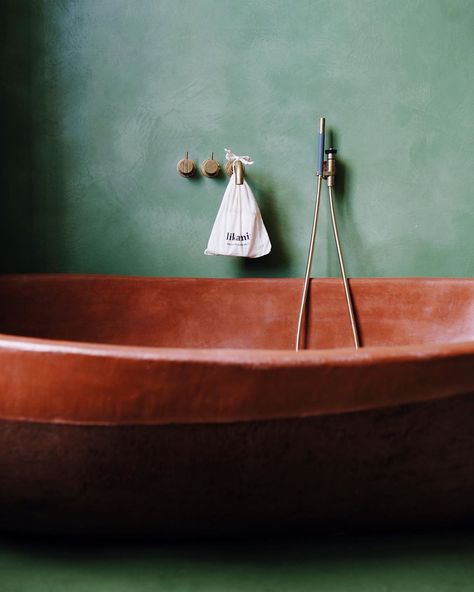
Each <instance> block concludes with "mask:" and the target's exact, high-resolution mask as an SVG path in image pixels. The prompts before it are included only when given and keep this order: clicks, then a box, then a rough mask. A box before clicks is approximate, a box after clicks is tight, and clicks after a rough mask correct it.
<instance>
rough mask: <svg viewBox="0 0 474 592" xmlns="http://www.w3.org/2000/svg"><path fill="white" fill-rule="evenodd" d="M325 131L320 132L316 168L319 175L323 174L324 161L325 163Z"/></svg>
mask: <svg viewBox="0 0 474 592" xmlns="http://www.w3.org/2000/svg"><path fill="white" fill-rule="evenodd" d="M324 135H325V134H324V132H322V133H321V132H320V133H319V138H318V140H319V141H318V164H317V168H316V174H317V175H318V176H319V177H322V176H323V163H324Z"/></svg>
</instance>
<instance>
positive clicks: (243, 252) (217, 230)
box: [204, 148, 272, 259]
mask: <svg viewBox="0 0 474 592" xmlns="http://www.w3.org/2000/svg"><path fill="white" fill-rule="evenodd" d="M226 158H227V160H230V161H232V162H233V163H234V162H236V161H237V160H239V161H240V162H242V164H244V165H250V164H253V160H252V159H251V158H250V156H236V155H235V154H233V153H232V152H231V151H230V150H229V149H227V148H226ZM271 248H272V245H271V243H270V239H269V237H268V233H267V230H266V228H265V225H264V223H263V220H262V215H261V214H260V210H259V209H258V205H257V202H256V201H255V197H254V195H253V192H252V190H251V189H250V187H249V185H248V183H247V181H245V179H244V182H243V184H242V185H236V184H235V173H232V176H231V178H230V181H229V184H228V185H227V189H226V190H225V193H224V197H223V198H222V203H221V206H220V208H219V211H218V212H217V216H216V220H215V222H214V226H213V227H212V231H211V236H210V237H209V242H208V244H207V249H206V250H205V251H204V253H205V254H206V255H230V256H231V257H250V258H252V259H253V258H255V257H262V256H263V255H267V254H268V253H269V252H270V251H271Z"/></svg>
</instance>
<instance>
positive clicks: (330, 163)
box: [295, 117, 361, 351]
mask: <svg viewBox="0 0 474 592" xmlns="http://www.w3.org/2000/svg"><path fill="white" fill-rule="evenodd" d="M325 123H326V122H325V119H324V118H323V117H322V118H321V119H320V121H319V133H320V134H323V133H324V130H325ZM323 150H324V138H323V139H322V143H321V142H320V153H319V155H318V156H319V158H320V159H321V162H322V159H323V156H322V155H323ZM336 154H337V150H335V149H334V148H329V150H326V155H327V160H325V161H324V162H322V166H321V163H320V164H319V165H318V171H319V172H318V175H317V176H318V185H317V189H316V203H315V206H314V214H313V226H312V228H311V239H310V243H309V250H308V259H307V262H306V271H305V275H304V284H303V293H302V295H301V304H300V308H299V314H298V324H297V329H296V343H295V350H296V351H299V349H300V342H301V335H302V327H303V318H304V311H305V307H306V302H307V299H308V289H309V282H310V277H311V266H312V263H313V253H314V245H315V241H316V229H317V225H318V215H319V204H320V200H321V186H322V183H323V179H326V181H327V184H328V192H329V210H330V213H331V224H332V231H333V234H334V241H335V243H336V250H337V258H338V260H339V268H340V270H341V278H342V283H343V286H344V295H345V298H346V305H347V311H348V313H349V320H350V324H351V330H352V338H353V340H354V346H355V348H356V349H359V348H360V346H361V344H360V337H359V332H358V329H357V321H356V318H355V313H354V305H353V302H352V295H351V290H350V286H349V281H348V279H347V274H346V269H345V266H344V258H343V256H342V247H341V241H340V239H339V232H338V230H337V222H336V212H335V209H334V179H335V175H336Z"/></svg>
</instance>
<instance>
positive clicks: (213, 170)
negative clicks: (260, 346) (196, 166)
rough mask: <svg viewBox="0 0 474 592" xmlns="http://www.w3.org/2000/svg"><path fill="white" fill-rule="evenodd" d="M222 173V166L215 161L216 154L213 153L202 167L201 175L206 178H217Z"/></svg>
mask: <svg viewBox="0 0 474 592" xmlns="http://www.w3.org/2000/svg"><path fill="white" fill-rule="evenodd" d="M220 171H221V167H220V164H219V163H218V162H217V160H214V152H211V156H210V158H208V159H207V160H205V161H204V162H203V163H202V165H201V173H202V174H203V175H204V176H205V177H209V178H212V177H217V176H218V175H219V173H220Z"/></svg>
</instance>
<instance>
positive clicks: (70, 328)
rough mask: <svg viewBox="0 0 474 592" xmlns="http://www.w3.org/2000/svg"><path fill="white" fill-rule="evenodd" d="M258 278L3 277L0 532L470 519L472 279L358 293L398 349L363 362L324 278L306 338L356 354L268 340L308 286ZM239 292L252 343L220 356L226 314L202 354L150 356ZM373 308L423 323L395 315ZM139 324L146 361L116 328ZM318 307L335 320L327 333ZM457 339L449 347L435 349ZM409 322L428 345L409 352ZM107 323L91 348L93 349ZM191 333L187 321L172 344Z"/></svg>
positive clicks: (375, 352) (174, 531) (368, 287)
mask: <svg viewBox="0 0 474 592" xmlns="http://www.w3.org/2000/svg"><path fill="white" fill-rule="evenodd" d="M180 282H181V285H180ZM262 282H263V287H262V284H261V283H260V282H259V280H181V281H180V280H178V279H173V280H140V279H137V278H130V279H125V278H100V277H82V278H80V277H74V276H72V277H68V276H59V277H54V276H49V277H39V276H37V277H35V276H18V277H13V276H12V277H5V278H2V279H1V280H0V288H1V290H0V291H1V293H2V299H3V300H0V303H1V304H2V315H3V316H2V317H0V322H1V326H2V329H0V330H2V331H4V335H3V336H2V338H1V339H0V364H1V368H2V372H1V373H0V395H1V397H0V417H1V420H0V422H1V423H0V451H1V452H0V508H1V510H0V526H1V527H2V528H3V529H7V530H16V531H38V530H39V531H41V532H51V533H68V534H91V533H93V534H104V535H110V534H123V535H128V534H136V535H152V536H167V537H169V536H181V535H190V534H198V535H199V534H216V533H221V532H230V531H231V532H242V531H248V530H254V531H260V532H261V531H264V532H265V531H270V530H275V529H277V530H278V529H292V528H297V529H320V530H334V529H336V530H340V529H342V530H344V529H352V528H384V527H399V526H407V525H410V526H414V525H435V524H460V523H465V522H467V521H471V520H472V518H473V516H474V502H473V501H472V500H473V499H474V474H473V473H474V471H473V470H472V460H471V459H472V458H473V453H474V437H473V435H472V432H473V430H472V425H473V423H472V421H473V414H474V403H473V401H474V399H473V394H474V343H473V341H472V340H473V338H474V331H473V321H472V315H471V310H472V308H470V307H472V296H473V294H474V282H473V281H470V280H414V279H413V280H408V279H407V280H359V281H353V282H352V284H353V289H354V297H355V301H356V311H357V315H358V320H359V324H360V327H361V332H362V335H363V339H364V340H365V342H366V343H367V342H369V343H370V339H372V338H373V337H372V336H373V335H376V327H377V323H378V324H379V326H381V327H387V329H386V334H385V335H386V336H387V335H392V343H393V340H395V344H392V345H391V344H390V339H388V338H387V342H388V343H386V345H385V346H381V345H378V344H376V345H370V344H368V345H367V346H366V347H365V348H364V349H363V350H362V351H360V352H355V351H353V350H352V349H351V348H348V347H346V345H347V344H346V343H345V342H344V339H345V337H344V335H345V334H344V333H343V329H341V328H340V327H342V324H341V326H339V325H338V324H337V319H340V320H341V323H342V321H343V320H344V317H343V315H342V312H343V307H342V308H341V306H340V304H337V300H336V298H335V295H337V289H338V288H340V286H339V285H338V284H337V282H335V281H333V280H327V281H324V280H318V281H316V282H313V286H312V292H311V312H310V315H309V328H310V329H309V337H308V338H309V340H310V343H311V340H312V339H313V340H314V339H321V340H324V339H328V340H329V341H330V340H331V339H334V336H332V337H326V336H325V334H324V332H323V327H331V326H334V327H335V334H336V335H339V336H340V338H341V345H343V347H334V348H333V349H328V348H326V349H323V350H310V351H305V352H300V353H296V352H293V351H290V350H289V349H285V348H284V347H281V349H278V348H276V349H262V346H261V344H262V340H267V341H265V345H266V346H267V347H268V345H269V341H270V342H271V341H272V340H273V337H272V335H273V334H272V330H273V331H275V333H276V334H279V331H280V329H281V327H282V326H286V323H287V321H288V319H289V318H292V319H293V318H294V317H295V315H294V312H295V310H294V307H293V305H294V303H295V302H296V301H297V299H298V295H299V288H300V286H301V282H299V281H297V280H262ZM206 284H207V288H203V287H202V286H203V285H206ZM121 286H123V290H121V289H120V287H121ZM164 286H167V287H165V288H164ZM270 287H272V288H273V289H269V288H270ZM178 288H179V289H178ZM285 288H286V290H285ZM206 289H207V291H208V293H209V291H210V295H208V296H207V297H206ZM340 289H341V290H342V288H340ZM166 290H168V293H167V299H164V295H165V291H166ZM173 290H174V298H171V296H173ZM226 291H227V292H226ZM228 292H229V293H231V294H233V295H234V303H235V305H236V306H237V305H239V306H240V307H241V309H240V311H239V318H238V319H237V320H236V319H235V318H233V317H231V318H230V321H229V323H230V325H231V328H233V329H234V330H235V331H234V333H233V335H234V339H237V340H238V339H239V338H240V337H239V335H240V334H239V333H238V330H239V327H241V325H242V324H244V323H243V321H248V319H249V318H250V319H251V322H252V323H256V322H257V320H258V319H259V318H261V315H262V314H266V315H267V316H266V317H265V319H266V320H265V321H264V323H263V325H264V328H265V330H266V333H265V335H264V336H263V337H262V335H261V332H260V331H255V332H254V335H255V336H256V339H257V340H260V341H257V342H258V344H259V345H260V347H259V348H256V349H249V348H248V344H246V343H244V337H245V336H244V337H242V338H240V339H242V341H241V342H238V343H239V345H241V346H242V349H238V348H235V347H234V348H232V349H230V348H225V347H216V348H215V349H214V348H212V347H211V345H210V344H209V341H210V340H211V341H212V339H214V341H215V342H216V341H219V340H221V341H222V340H223V339H224V338H225V335H228V333H229V332H228V329H229V325H225V319H226V318H227V317H226V316H225V315H224V316H221V317H219V318H217V319H215V324H214V325H212V324H211V323H208V328H209V330H211V329H212V328H213V327H216V330H215V333H216V335H215V336H214V337H212V336H211V337H207V339H208V347H183V342H181V347H167V348H165V347H158V346H157V345H156V344H155V345H154V346H152V345H151V340H152V339H155V340H157V341H159V340H162V339H165V338H166V336H169V335H171V334H173V331H172V328H173V322H174V321H173V318H175V317H176V315H177V313H178V312H181V314H182V313H183V311H192V310H195V306H196V303H200V304H202V303H203V302H206V298H207V302H208V303H211V302H213V303H217V304H214V308H212V306H210V313H211V314H216V313H215V312H214V311H216V310H219V296H221V298H222V302H226V296H227V293H228ZM410 292H411V295H412V296H411V297H408V296H407V295H406V294H407V293H408V294H409V295H410ZM183 294H184V295H185V297H184V298H183V297H182V295H183ZM249 294H250V296H249ZM252 294H253V296H252ZM265 294H269V296H268V297H265ZM413 294H415V295H416V298H414V297H413ZM178 295H180V297H181V298H182V300H179V298H178ZM239 295H240V296H239ZM281 295H283V296H282V297H281V298H279V297H280V296H281ZM379 295H381V296H380V298H381V300H382V301H384V298H385V301H387V300H389V301H390V300H391V301H392V302H397V303H398V307H399V310H402V309H403V307H404V306H405V308H406V309H408V310H411V309H415V310H412V312H411V313H410V314H407V316H406V317H405V318H402V319H400V318H395V319H393V318H392V317H391V316H390V315H389V314H387V315H386V316H385V317H383V315H381V314H380V311H381V310H382V304H381V303H380V302H379V301H378V300H377V298H376V297H377V296H379ZM211 296H212V297H211ZM244 296H245V299H244V300H242V299H243V297H244ZM338 296H341V295H340V294H339V295H338ZM28 298H29V299H30V308H29V312H28ZM342 298H343V296H342ZM404 298H405V300H404ZM423 298H424V300H423ZM192 299H194V307H193V306H191V305H189V304H188V303H189V301H190V300H192ZM339 300H341V298H339ZM133 301H135V307H134V308H133V307H131V303H132V302H133ZM231 301H232V300H231ZM243 301H245V302H246V303H247V304H248V305H252V306H251V307H250V309H249V314H247V315H245V314H244V309H243V306H244V305H243V304H242V302H243ZM47 302H48V303H49V306H45V305H46V303H47ZM88 302H89V306H87V303H88ZM317 302H318V303H320V306H319V312H316V311H317V310H318V307H317V306H316V303H317ZM341 302H342V305H343V299H342V300H341ZM404 302H405V304H404ZM406 302H408V303H411V309H410V307H409V306H407V304H406ZM239 303H240V304H239ZM158 304H159V305H158ZM170 305H171V310H169V309H168V311H166V310H163V308H164V307H166V306H168V307H169V306H170ZM8 307H10V308H8ZM179 307H181V311H179V310H178V309H179ZM278 307H280V308H278ZM285 307H286V308H285ZM443 310H444V315H441V314H440V313H441V311H443ZM128 311H130V315H131V317H134V318H135V319H137V320H140V318H141V319H142V320H141V324H139V327H142V328H143V336H144V337H143V339H144V341H145V343H144V344H142V345H145V346H147V347H140V346H138V345H136V344H135V341H137V340H138V334H137V333H136V332H134V331H136V326H135V325H133V324H132V323H130V324H129V323H128V322H127V321H125V322H124V323H120V322H118V319H120V318H125V319H127V316H126V315H127V312H128ZM325 311H326V312H327V311H329V312H327V314H332V315H333V317H332V318H333V319H335V320H334V322H333V323H328V322H326V324H321V327H320V326H319V324H318V323H317V322H316V321H317V318H318V317H317V315H318V314H322V313H323V312H325ZM331 311H332V312H331ZM341 311H342V312H341ZM197 312H198V313H199V310H198V311H197ZM7 313H8V314H7ZM145 313H146V314H145ZM208 313H209V310H208ZM208 313H207V314H208ZM251 313H253V314H254V315H255V316H254V317H252V315H251ZM120 314H121V315H122V316H120ZM271 314H273V316H274V319H275V320H274V323H275V324H274V326H275V327H276V329H274V328H273V327H274V326H273V325H272V323H271ZM140 315H141V316H140ZM147 315H148V318H149V319H151V320H150V322H149V323H148V324H147V323H146V322H145V321H146V318H147ZM371 315H372V316H371ZM410 315H411V316H410ZM197 316H198V317H199V314H198V315H197ZM166 318H167V319H168V325H166V323H164V322H162V325H161V326H162V327H163V332H162V333H161V334H160V335H158V334H157V332H158V330H159V328H160V325H159V323H157V320H158V319H160V320H162V319H166ZM430 318H431V323H429V322H428V321H429V319H430ZM406 319H408V320H406ZM410 319H414V321H413V323H412V327H413V330H412V332H411V333H410V331H409V328H407V326H408V325H409V320H410ZM345 320H347V319H345ZM59 321H61V322H59ZM129 321H130V319H129ZM390 321H391V322H390ZM206 322H207V319H206V315H205V314H204V323H206ZM28 323H29V324H28ZM197 323H198V321H196V320H194V319H192V318H191V319H190V324H191V326H192V327H193V328H194V329H196V324H197ZM201 323H202V319H201ZM219 323H220V324H219ZM404 323H405V324H404ZM447 324H448V325H449V328H450V330H448V331H447V332H445V333H444V335H445V336H446V339H447V341H451V343H442V342H440V340H441V338H442V335H443V327H444V326H446V325H447ZM247 325H248V322H247ZM293 326H294V325H293ZM397 326H400V327H401V331H402V333H403V331H405V334H407V335H411V338H412V339H418V343H417V344H414V343H410V342H409V343H408V344H405V345H402V344H399V343H397V342H396V337H397V335H396V333H395V331H396V329H394V327H395V328H396V327H397ZM453 326H455V327H457V334H456V335H457V337H458V339H461V340H460V341H459V342H456V339H455V337H456V335H455V333H454V330H453V328H452V327H453ZM218 327H220V329H219V328H218ZM423 327H425V337H426V336H427V338H425V342H423V340H422V339H421V338H420V335H421V331H422V328H423ZM94 328H95V330H96V340H97V341H98V343H94V342H93V341H94V340H89V342H87V343H86V342H83V341H81V338H84V337H85V336H89V335H90V336H92V335H93V334H94ZM201 328H202V325H201ZM132 329H133V330H132ZM315 329H316V330H317V329H319V332H323V334H322V335H320V336H319V337H317V338H316V336H315V335H313V334H312V333H311V331H313V330H315ZM180 331H181V333H180ZM240 331H242V329H240ZM390 332H391V333H390ZM417 332H418V333H417ZM470 332H471V333H470ZM15 333H16V335H15ZM25 333H26V335H25ZM28 333H29V334H30V336H28ZM291 333H292V331H290V330H289V329H286V333H285V339H286V338H287V337H288V338H289V336H290V335H291ZM402 333H400V334H399V335H398V339H399V340H400V339H401V338H402V337H403V335H402ZM22 334H23V335H22ZM204 334H207V335H209V331H207V332H204ZM107 335H108V339H109V341H110V343H108V344H107V343H106V342H105V343H104V336H107ZM189 335H191V333H190V332H189V331H188V328H187V327H185V329H180V327H179V326H178V327H177V326H175V332H174V339H175V342H173V341H172V345H176V342H179V340H180V339H181V340H182V341H183V340H184V341H186V340H188V339H189ZM245 335H246V337H245V339H249V337H248V333H246V334H245ZM414 335H415V337H413V336H414ZM434 335H437V339H438V342H435V341H436V340H435V339H433V336H434ZM393 336H395V337H393ZM65 337H68V339H67V340H66V339H65ZM469 337H470V339H468V338H469ZM199 339H201V338H200V337H199ZM374 339H375V338H374ZM380 339H381V338H380ZM274 341H275V342H276V338H275V340H274ZM120 342H122V343H124V344H125V345H118V343H120ZM276 344H277V345H280V346H282V345H284V344H283V343H282V342H276ZM234 345H235V344H234Z"/></svg>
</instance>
